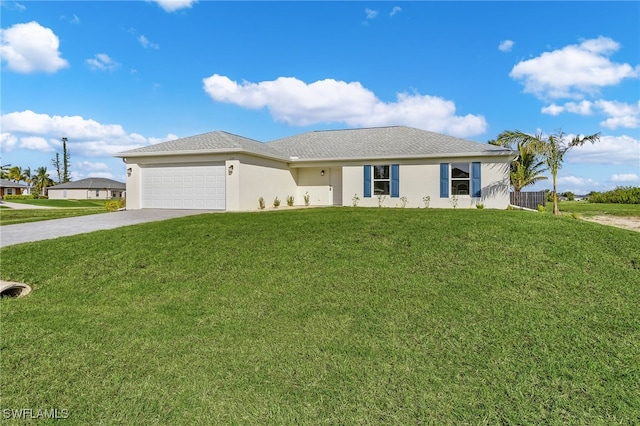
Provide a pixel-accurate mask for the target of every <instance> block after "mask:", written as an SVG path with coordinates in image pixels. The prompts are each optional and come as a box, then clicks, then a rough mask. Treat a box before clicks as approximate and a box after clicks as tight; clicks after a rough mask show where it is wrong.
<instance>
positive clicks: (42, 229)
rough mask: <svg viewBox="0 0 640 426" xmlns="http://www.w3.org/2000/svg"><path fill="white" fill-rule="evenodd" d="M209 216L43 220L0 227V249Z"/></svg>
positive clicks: (139, 213) (142, 213)
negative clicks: (138, 224) (189, 217)
mask: <svg viewBox="0 0 640 426" xmlns="http://www.w3.org/2000/svg"><path fill="white" fill-rule="evenodd" d="M203 213H213V211H209V210H156V209H143V210H125V211H118V212H112V213H100V214H92V215H88V216H78V217H68V218H65V219H54V220H43V221H40V222H31V223H20V224H17V225H5V226H0V248H1V247H7V246H11V245H14V244H20V243H27V242H31V241H40V240H50V239H53V238H58V237H66V236H69V235H76V234H85V233H87V232H93V231H99V230H101V229H114V228H120V227H122V226H128V225H135V224H137V223H145V222H156V221H160V220H167V219H173V218H175V217H183V216H192V215H196V214H203Z"/></svg>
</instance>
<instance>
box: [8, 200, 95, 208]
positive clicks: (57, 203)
mask: <svg viewBox="0 0 640 426" xmlns="http://www.w3.org/2000/svg"><path fill="white" fill-rule="evenodd" d="M6 201H7V202H10V203H17V204H29V205H32V206H43V207H102V208H104V204H105V203H106V202H107V201H108V200H49V199H37V200H28V199H27V200H6Z"/></svg>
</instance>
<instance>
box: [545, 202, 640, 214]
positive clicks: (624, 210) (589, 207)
mask: <svg viewBox="0 0 640 426" xmlns="http://www.w3.org/2000/svg"><path fill="white" fill-rule="evenodd" d="M558 209H559V210H560V211H561V212H562V213H569V214H571V213H578V214H580V215H583V216H602V215H605V216H636V217H640V204H607V203H590V202H588V201H560V202H559V203H558ZM547 211H548V212H553V203H547Z"/></svg>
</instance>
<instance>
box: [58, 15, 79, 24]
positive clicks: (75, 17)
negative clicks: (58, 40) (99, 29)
mask: <svg viewBox="0 0 640 426" xmlns="http://www.w3.org/2000/svg"><path fill="white" fill-rule="evenodd" d="M60 19H61V20H63V21H67V22H69V23H70V24H76V25H77V24H79V23H80V18H79V17H78V15H76V14H75V13H74V14H73V15H72V16H71V18H67V17H66V16H65V15H62V16H61V17H60Z"/></svg>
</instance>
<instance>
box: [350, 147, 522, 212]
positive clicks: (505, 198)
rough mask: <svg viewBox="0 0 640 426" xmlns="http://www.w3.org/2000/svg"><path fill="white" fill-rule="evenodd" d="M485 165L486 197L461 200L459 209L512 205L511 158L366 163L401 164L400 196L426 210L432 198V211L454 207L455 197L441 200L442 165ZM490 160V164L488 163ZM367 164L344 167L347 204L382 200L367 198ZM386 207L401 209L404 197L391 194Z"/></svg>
mask: <svg viewBox="0 0 640 426" xmlns="http://www.w3.org/2000/svg"><path fill="white" fill-rule="evenodd" d="M473 161H480V162H482V166H481V185H482V197H480V198H474V197H471V196H469V195H461V196H459V197H458V205H457V208H469V207H475V205H476V204H477V203H482V204H484V206H485V207H486V208H496V209H504V208H507V206H508V205H509V173H508V170H509V164H510V162H511V161H510V159H509V158H507V159H506V160H505V159H487V158H474V157H468V158H458V159H455V160H437V159H434V160H424V161H423V162H422V163H418V162H416V161H408V160H404V161H386V162H366V164H371V165H376V164H391V163H393V164H399V165H400V194H399V197H407V205H406V206H407V207H413V208H416V207H420V208H424V207H425V203H424V202H423V198H424V197H426V196H429V197H430V198H431V200H430V203H429V207H431V208H452V207H453V203H452V200H453V198H452V197H451V196H449V197H448V198H440V163H444V162H446V163H452V162H473ZM487 161H490V162H487ZM364 164H365V163H363V164H358V165H348V166H345V167H344V168H343V179H342V180H343V197H342V199H343V204H344V205H345V206H351V205H353V198H354V196H357V197H358V198H359V201H358V205H359V206H368V207H377V206H378V197H375V196H372V197H371V198H365V197H364V195H363V187H364V170H363V165H364ZM382 205H383V206H385V207H400V206H401V205H402V201H401V200H400V198H391V196H389V195H387V196H386V198H385V199H384V201H383V204H382Z"/></svg>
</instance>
